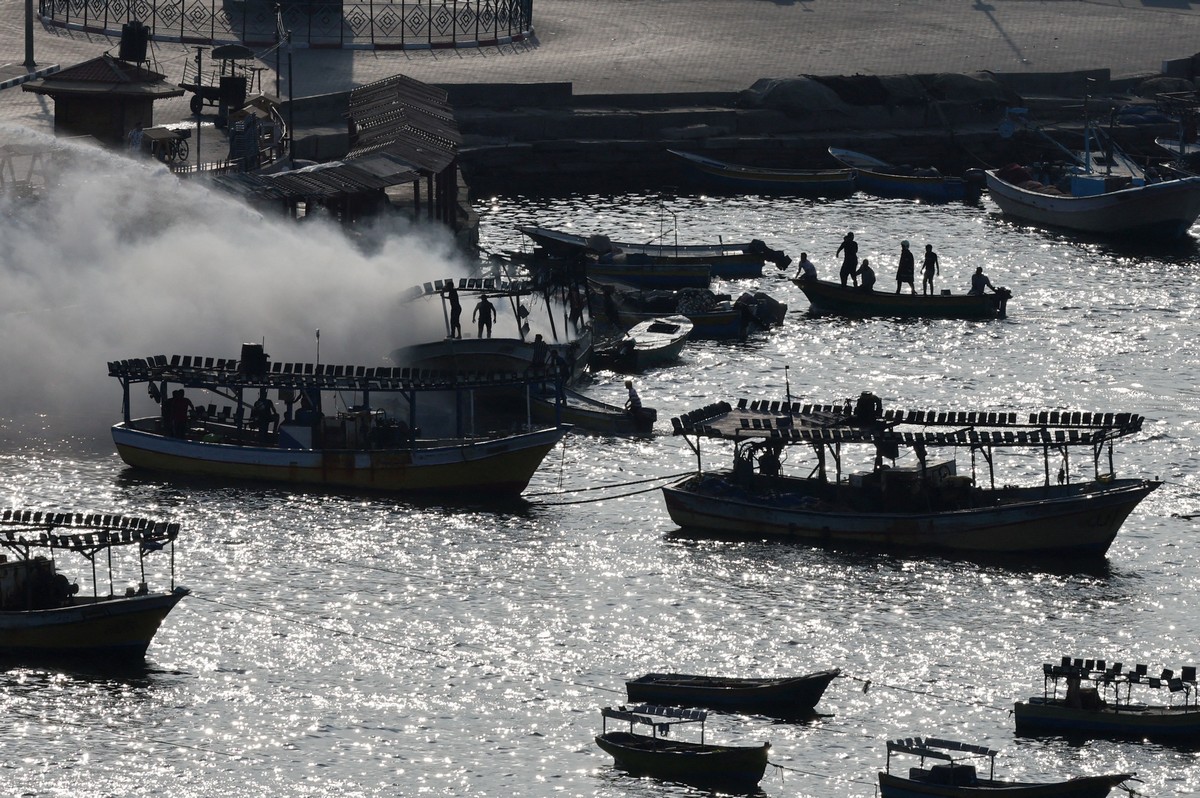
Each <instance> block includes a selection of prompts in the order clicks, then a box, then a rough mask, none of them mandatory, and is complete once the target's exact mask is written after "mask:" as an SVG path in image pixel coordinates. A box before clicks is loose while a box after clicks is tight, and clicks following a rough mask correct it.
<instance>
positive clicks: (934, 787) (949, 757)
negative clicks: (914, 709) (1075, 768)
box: [879, 737, 1134, 798]
mask: <svg viewBox="0 0 1200 798" xmlns="http://www.w3.org/2000/svg"><path fill="white" fill-rule="evenodd" d="M998 753H999V751H995V750H993V749H990V748H987V747H985V746H981V745H973V744H970V743H962V742H958V741H956V740H940V739H937V738H933V737H926V738H921V737H906V738H905V739H903V740H888V743H887V769H886V770H885V771H880V772H879V795H880V796H881V798H920V796H926V795H934V796H940V797H941V798H969V797H970V796H973V795H1004V796H1013V798H1104V797H1105V796H1106V795H1108V794H1109V792H1111V791H1112V789H1113V788H1114V787H1117V786H1120V785H1121V784H1122V783H1123V782H1126V781H1129V780H1130V779H1132V778H1133V775H1134V774H1132V773H1115V774H1106V775H1101V776H1076V777H1074V778H1071V779H1067V780H1065V781H1046V782H1028V781H1008V780H1002V779H997V778H996V754H998ZM893 754H906V755H909V756H915V757H919V758H920V760H921V766H920V767H914V768H909V770H908V775H907V776H901V775H898V774H895V773H892V772H891V771H892V755H893ZM983 757H986V758H987V759H988V763H989V767H988V777H987V778H983V777H981V776H979V775H978V774H977V773H976V769H975V766H974V765H971V764H968V762H967V761H966V760H969V759H978V758H983ZM927 759H930V760H935V761H936V762H944V763H945V764H931V765H930V766H929V767H926V766H925V760H927Z"/></svg>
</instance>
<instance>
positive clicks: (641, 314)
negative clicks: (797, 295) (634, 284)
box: [588, 283, 787, 339]
mask: <svg viewBox="0 0 1200 798" xmlns="http://www.w3.org/2000/svg"><path fill="white" fill-rule="evenodd" d="M588 296H589V300H590V303H591V305H592V317H593V318H596V319H601V320H604V321H606V322H608V323H609V324H611V325H613V326H615V327H619V328H622V329H631V328H633V327H635V326H637V325H638V324H641V323H642V322H647V321H653V320H654V319H656V318H660V317H662V316H671V315H679V316H684V317H685V318H687V320H688V321H690V322H691V323H692V331H691V334H690V337H691V338H695V339H701V338H703V339H730V338H745V337H746V336H747V335H749V334H750V333H751V332H753V331H755V330H765V329H769V328H771V327H777V326H779V325H781V324H783V319H784V316H785V315H786V313H787V305H784V304H783V303H781V302H778V301H776V300H775V299H773V298H772V297H770V296H768V295H767V294H765V293H763V292H761V291H759V292H755V293H753V294H752V293H750V292H745V293H743V294H742V295H741V296H739V297H738V298H737V299H736V300H735V299H733V297H732V296H731V295H729V294H718V293H716V292H713V291H709V290H700V289H685V290H683V291H636V290H632V289H622V288H618V287H616V286H613V285H609V284H606V283H591V284H590V285H589V292H588Z"/></svg>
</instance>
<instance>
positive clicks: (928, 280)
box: [921, 244, 942, 294]
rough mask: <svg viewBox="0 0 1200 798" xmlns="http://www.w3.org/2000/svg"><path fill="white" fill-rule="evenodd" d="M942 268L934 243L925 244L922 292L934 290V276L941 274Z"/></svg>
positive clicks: (926, 292) (927, 292)
mask: <svg viewBox="0 0 1200 798" xmlns="http://www.w3.org/2000/svg"><path fill="white" fill-rule="evenodd" d="M941 273H942V268H941V266H940V265H939V264H938V256H937V253H936V252H934V251H933V244H926V245H925V263H923V264H922V265H921V275H922V279H921V293H922V294H932V293H934V291H933V276H934V275H935V274H941Z"/></svg>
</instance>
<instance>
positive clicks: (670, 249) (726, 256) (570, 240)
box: [517, 225, 792, 280]
mask: <svg viewBox="0 0 1200 798" xmlns="http://www.w3.org/2000/svg"><path fill="white" fill-rule="evenodd" d="M517 229H518V230H519V231H520V232H521V233H523V234H525V235H526V236H528V237H529V238H530V239H531V240H532V241H533V242H534V243H535V244H537V245H538V247H540V248H541V250H542V252H544V254H545V256H547V257H550V258H566V259H583V258H591V259H593V260H599V259H608V260H613V259H615V258H616V257H617V256H621V257H622V258H623V259H624V261H625V262H626V263H649V264H686V263H693V264H694V263H701V264H706V265H707V266H708V267H709V270H710V271H711V273H712V276H713V277H723V278H726V279H731V280H732V279H739V278H744V277H761V276H762V270H763V266H764V265H765V264H767V263H774V264H775V265H776V266H778V267H779V268H781V269H784V268H787V266H788V265H789V264H790V263H791V262H792V259H791V258H789V257H788V256H787V255H786V254H784V253H783V252H780V251H778V250H774V249H771V248H770V247H768V246H767V245H766V244H765V243H763V242H762V241H761V240H759V239H753V240H751V241H745V242H734V243H728V244H727V243H723V242H722V243H717V244H680V243H679V242H678V241H673V242H670V241H666V240H665V239H663V238H662V237H660V240H658V241H652V242H648V243H644V244H638V243H634V242H631V241H613V240H611V239H610V238H609V237H608V236H607V235H603V234H593V235H589V236H583V235H578V234H576V233H567V232H564V231H561V230H551V229H549V228H545V227H533V226H529V225H524V226H520V227H518V228H517Z"/></svg>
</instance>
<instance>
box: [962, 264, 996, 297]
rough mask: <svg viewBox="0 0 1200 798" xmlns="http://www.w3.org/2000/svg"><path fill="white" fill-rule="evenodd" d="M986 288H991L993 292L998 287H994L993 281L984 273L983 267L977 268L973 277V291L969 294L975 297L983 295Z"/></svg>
mask: <svg viewBox="0 0 1200 798" xmlns="http://www.w3.org/2000/svg"><path fill="white" fill-rule="evenodd" d="M985 288H990V289H992V291H993V292H995V290H996V286H994V285H992V281H991V280H989V279H988V276H987V275H986V274H984V273H983V267H982V266H976V267H975V273H974V274H972V275H971V290H970V291H968V292H967V293H969V294H973V295H982V294H983V289H985Z"/></svg>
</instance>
